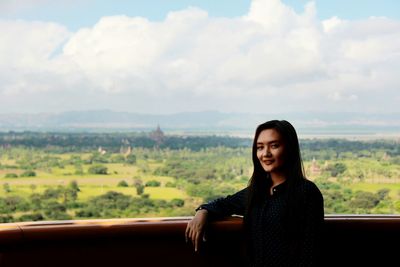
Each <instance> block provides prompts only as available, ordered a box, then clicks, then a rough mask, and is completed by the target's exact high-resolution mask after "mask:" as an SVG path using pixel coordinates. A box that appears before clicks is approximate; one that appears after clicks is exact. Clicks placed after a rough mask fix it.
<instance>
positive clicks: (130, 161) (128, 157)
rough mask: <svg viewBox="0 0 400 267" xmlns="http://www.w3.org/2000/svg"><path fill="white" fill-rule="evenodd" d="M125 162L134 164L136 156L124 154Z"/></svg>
mask: <svg viewBox="0 0 400 267" xmlns="http://www.w3.org/2000/svg"><path fill="white" fill-rule="evenodd" d="M125 162H126V163H128V164H132V165H134V164H136V156H135V155H133V154H130V155H128V156H126V159H125Z"/></svg>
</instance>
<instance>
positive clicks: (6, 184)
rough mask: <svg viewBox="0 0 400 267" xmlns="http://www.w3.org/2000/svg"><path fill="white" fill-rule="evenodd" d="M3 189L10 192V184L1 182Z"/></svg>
mask: <svg viewBox="0 0 400 267" xmlns="http://www.w3.org/2000/svg"><path fill="white" fill-rule="evenodd" d="M3 190H4V192H6V193H10V192H11V188H10V185H9V184H8V183H4V184H3Z"/></svg>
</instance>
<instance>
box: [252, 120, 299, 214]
mask: <svg viewBox="0 0 400 267" xmlns="http://www.w3.org/2000/svg"><path fill="white" fill-rule="evenodd" d="M267 129H274V130H276V131H277V132H278V133H279V135H280V137H281V141H282V142H283V144H284V146H285V149H284V152H283V153H284V154H283V157H284V158H283V159H284V163H283V171H284V174H285V176H286V181H285V183H287V190H288V205H289V210H294V209H295V207H294V206H295V204H296V203H295V200H293V201H292V200H291V199H295V198H296V196H294V195H293V194H291V193H292V192H293V193H294V192H296V190H295V187H296V186H297V185H298V184H299V183H300V182H301V181H302V180H304V179H306V177H305V172H304V167H303V162H302V160H301V153H300V145H299V140H298V137H297V133H296V130H295V128H294V127H293V126H292V124H290V123H289V122H288V121H286V120H271V121H267V122H265V123H263V124H260V125H259V126H258V127H257V129H256V132H255V135H254V140H253V148H252V159H253V166H254V169H253V175H252V176H251V179H250V181H249V184H248V204H247V209H246V213H248V212H250V211H251V209H252V208H253V207H254V206H255V205H257V204H258V203H260V202H261V201H262V200H263V199H265V198H266V197H267V192H268V189H269V188H270V187H271V185H272V181H271V176H270V174H269V173H268V172H266V171H265V170H264V169H263V167H262V166H261V163H260V161H259V159H258V157H257V139H258V136H259V135H260V133H261V132H262V131H264V130H267ZM290 207H291V208H290Z"/></svg>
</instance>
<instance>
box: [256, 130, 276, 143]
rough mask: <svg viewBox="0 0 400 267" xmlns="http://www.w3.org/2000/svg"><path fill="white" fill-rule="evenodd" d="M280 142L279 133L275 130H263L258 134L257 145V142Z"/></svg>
mask: <svg viewBox="0 0 400 267" xmlns="http://www.w3.org/2000/svg"><path fill="white" fill-rule="evenodd" d="M280 140H281V135H280V134H279V132H278V131H277V130H275V129H265V130H262V131H261V132H260V134H259V135H258V138H257V143H258V142H262V143H265V142H272V141H280Z"/></svg>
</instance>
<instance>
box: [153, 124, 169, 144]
mask: <svg viewBox="0 0 400 267" xmlns="http://www.w3.org/2000/svg"><path fill="white" fill-rule="evenodd" d="M150 138H151V139H152V140H154V141H155V142H156V144H157V146H159V145H161V144H162V143H163V142H164V140H165V135H164V132H163V131H162V130H161V128H160V125H159V124H158V125H157V129H155V130H154V131H152V132H150Z"/></svg>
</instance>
